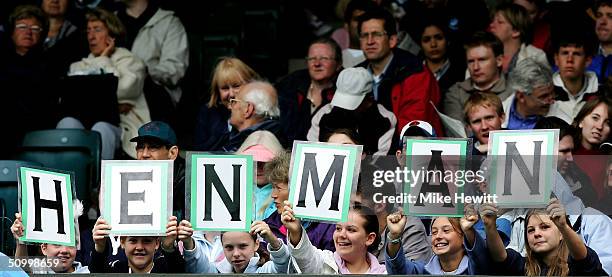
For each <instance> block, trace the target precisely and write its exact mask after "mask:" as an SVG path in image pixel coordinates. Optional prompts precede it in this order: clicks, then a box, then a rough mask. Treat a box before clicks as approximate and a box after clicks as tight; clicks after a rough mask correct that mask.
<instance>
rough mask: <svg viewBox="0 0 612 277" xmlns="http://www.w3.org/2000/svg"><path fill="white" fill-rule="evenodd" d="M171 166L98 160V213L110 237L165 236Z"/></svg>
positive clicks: (168, 163)
mask: <svg viewBox="0 0 612 277" xmlns="http://www.w3.org/2000/svg"><path fill="white" fill-rule="evenodd" d="M173 165H174V162H173V161H171V160H139V161H120V160H104V161H102V186H101V190H100V194H101V199H100V201H101V203H100V211H101V212H102V217H103V218H104V219H105V220H106V222H107V223H108V224H110V225H111V227H112V229H111V231H110V233H111V235H121V236H161V235H165V234H166V224H167V223H168V218H169V217H170V215H171V214H172V180H173Z"/></svg>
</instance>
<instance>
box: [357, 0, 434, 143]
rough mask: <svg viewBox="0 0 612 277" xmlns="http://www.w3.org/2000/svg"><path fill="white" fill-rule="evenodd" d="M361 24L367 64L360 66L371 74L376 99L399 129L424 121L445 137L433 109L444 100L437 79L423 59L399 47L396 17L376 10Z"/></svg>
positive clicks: (366, 16) (361, 36) (360, 35)
mask: <svg viewBox="0 0 612 277" xmlns="http://www.w3.org/2000/svg"><path fill="white" fill-rule="evenodd" d="M358 21H359V23H358V30H359V41H360V43H361V50H363V53H364V55H365V57H366V61H365V62H363V63H360V64H359V65H357V66H358V67H363V68H366V69H367V70H368V71H370V72H371V73H372V75H373V77H374V82H373V84H372V88H373V94H374V100H375V101H376V102H378V103H380V104H382V105H383V106H384V107H385V108H386V109H387V110H390V111H392V112H393V114H395V116H396V118H397V121H398V126H404V125H405V124H406V123H408V122H410V121H412V120H425V121H428V122H430V123H431V124H432V126H434V128H435V129H436V132H437V133H438V134H442V133H443V127H442V122H441V121H440V118H439V116H438V114H437V112H436V111H435V109H434V107H433V106H432V103H433V105H436V106H438V105H439V104H440V101H441V95H440V89H439V87H438V83H437V81H436V78H435V77H434V76H433V74H432V73H431V71H429V69H427V67H425V66H423V62H422V61H421V60H420V59H418V58H417V57H416V56H414V55H412V54H410V53H409V52H406V51H403V50H401V49H398V48H397V47H396V46H397V44H398V37H397V26H396V25H397V24H396V22H395V19H394V18H393V16H392V15H391V14H390V13H389V12H388V11H386V10H384V9H382V8H376V9H372V10H369V11H366V13H364V14H363V15H361V16H360V17H359V19H358Z"/></svg>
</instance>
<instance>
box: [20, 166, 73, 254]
mask: <svg viewBox="0 0 612 277" xmlns="http://www.w3.org/2000/svg"><path fill="white" fill-rule="evenodd" d="M72 180H73V178H72V176H71V175H70V174H67V173H62V172H59V171H51V170H42V169H35V168H29V167H20V168H19V182H18V185H19V188H18V189H19V202H20V205H19V208H20V211H21V216H22V221H23V225H24V234H23V236H22V237H21V238H19V240H21V241H28V242H38V243H52V244H61V245H68V246H75V245H76V241H75V224H74V222H75V219H74V215H73V209H72V199H73V197H74V195H75V193H74V190H73V185H72Z"/></svg>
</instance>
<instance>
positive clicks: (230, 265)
mask: <svg viewBox="0 0 612 277" xmlns="http://www.w3.org/2000/svg"><path fill="white" fill-rule="evenodd" d="M178 234H179V239H180V240H181V241H182V242H183V246H184V247H185V251H184V252H183V254H184V255H185V271H187V272H188V273H287V268H288V267H289V258H290V255H289V250H288V249H287V246H286V245H285V244H284V243H283V241H282V240H280V239H278V238H277V237H276V236H275V235H274V233H272V231H270V227H268V224H266V223H265V222H263V221H255V222H253V224H251V231H250V232H224V233H222V234H221V244H222V245H223V252H224V254H225V259H224V260H222V261H220V262H218V263H213V262H210V261H209V259H208V255H207V254H205V252H206V249H205V247H203V245H202V244H203V242H201V241H199V240H194V239H193V238H192V236H193V228H192V227H191V223H190V222H189V221H187V220H183V221H181V224H180V225H179V230H178ZM258 235H259V236H261V237H262V238H263V239H264V240H265V241H266V242H267V243H268V251H269V252H270V256H271V259H272V260H271V261H267V260H266V259H264V258H263V257H260V256H259V255H258V254H257V249H258V248H259V245H260V244H259V240H258V239H257V236H258Z"/></svg>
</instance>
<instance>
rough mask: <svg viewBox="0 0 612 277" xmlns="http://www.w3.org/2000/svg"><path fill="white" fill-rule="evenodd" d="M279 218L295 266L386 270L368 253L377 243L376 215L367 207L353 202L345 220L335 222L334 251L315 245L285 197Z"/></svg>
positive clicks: (335, 270) (330, 271) (334, 270)
mask: <svg viewBox="0 0 612 277" xmlns="http://www.w3.org/2000/svg"><path fill="white" fill-rule="evenodd" d="M282 221H283V225H284V226H285V228H287V233H288V238H289V239H288V240H289V250H290V251H291V256H292V257H293V258H294V259H295V261H296V265H297V267H298V270H300V271H301V273H309V274H386V273H387V270H386V269H385V267H384V266H382V265H380V264H379V263H378V259H377V258H376V256H374V255H373V254H371V253H370V252H369V251H372V250H374V249H376V248H377V247H378V243H379V242H380V237H379V235H378V219H377V217H376V215H375V214H374V211H372V210H371V209H370V208H368V207H366V206H362V205H361V204H357V203H356V204H355V206H353V208H352V209H351V210H350V211H349V216H348V222H341V223H337V224H336V230H335V231H334V235H333V239H334V245H335V247H336V251H335V252H332V251H329V250H321V249H317V248H316V247H314V246H313V245H312V243H311V242H310V239H309V238H308V234H307V232H306V230H304V227H303V226H302V225H301V224H300V220H299V219H297V218H296V217H295V215H294V213H293V209H292V208H291V204H290V203H289V201H285V206H284V208H283V215H282Z"/></svg>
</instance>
